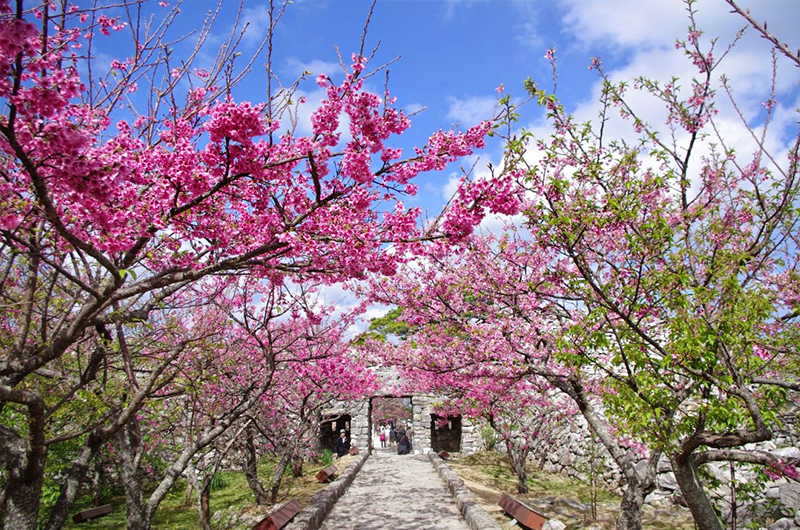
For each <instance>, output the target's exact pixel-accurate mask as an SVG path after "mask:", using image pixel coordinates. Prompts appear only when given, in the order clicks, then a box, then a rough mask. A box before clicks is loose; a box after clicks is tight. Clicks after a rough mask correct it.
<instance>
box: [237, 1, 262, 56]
mask: <svg viewBox="0 0 800 530" xmlns="http://www.w3.org/2000/svg"><path fill="white" fill-rule="evenodd" d="M241 20H242V24H247V29H246V30H245V33H244V36H243V37H242V42H243V43H244V44H245V46H250V47H255V46H258V45H259V44H261V42H262V41H263V40H264V39H265V38H266V37H267V34H268V32H269V7H267V6H266V5H259V6H256V7H247V8H245V9H244V10H243V11H242V19H241Z"/></svg>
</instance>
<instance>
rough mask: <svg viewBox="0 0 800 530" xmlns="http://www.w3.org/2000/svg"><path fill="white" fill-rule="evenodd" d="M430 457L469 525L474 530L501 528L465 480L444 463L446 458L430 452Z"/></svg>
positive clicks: (496, 529) (499, 529) (498, 529)
mask: <svg viewBox="0 0 800 530" xmlns="http://www.w3.org/2000/svg"><path fill="white" fill-rule="evenodd" d="M428 459H429V460H430V461H431V464H433V467H434V468H435V469H436V471H437V472H438V473H439V476H440V477H442V480H444V482H445V484H446V485H447V489H448V490H449V491H450V493H451V494H452V495H453V498H454V499H455V501H456V505H457V506H458V510H459V511H460V512H461V515H463V516H464V520H465V521H466V522H467V526H469V527H470V528H471V529H472V530H501V528H500V525H498V524H497V523H496V522H495V520H494V519H492V516H491V515H489V514H488V513H486V510H484V509H483V508H481V507H480V506H478V503H477V502H475V497H474V496H473V495H472V492H470V491H469V489H467V487H466V486H465V485H464V481H463V480H461V479H460V478H459V476H458V475H456V473H455V472H454V471H453V470H451V469H450V468H449V467H447V464H445V463H444V460H442V459H441V458H439V455H437V454H435V453H428Z"/></svg>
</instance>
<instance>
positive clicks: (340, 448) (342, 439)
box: [336, 429, 347, 458]
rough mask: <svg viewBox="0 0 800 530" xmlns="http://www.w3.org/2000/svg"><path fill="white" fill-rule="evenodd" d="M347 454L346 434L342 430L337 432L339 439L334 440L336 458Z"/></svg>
mask: <svg viewBox="0 0 800 530" xmlns="http://www.w3.org/2000/svg"><path fill="white" fill-rule="evenodd" d="M346 454H347V433H345V432H344V429H342V430H341V431H339V437H338V438H337V439H336V456H337V457H339V458H341V457H343V456H344V455H346Z"/></svg>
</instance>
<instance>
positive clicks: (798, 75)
mask: <svg viewBox="0 0 800 530" xmlns="http://www.w3.org/2000/svg"><path fill="white" fill-rule="evenodd" d="M148 2H149V3H148V8H152V9H166V8H159V7H158V4H157V2H155V1H154V0H148ZM170 3H171V4H172V5H174V4H175V2H174V0H170ZM276 3H277V0H276ZM739 3H740V5H742V6H743V7H746V8H749V9H751V10H752V12H753V14H754V16H755V18H756V19H758V20H761V21H763V20H767V21H768V22H769V29H770V30H771V31H772V32H773V33H774V34H775V35H777V36H778V37H779V38H781V39H782V40H785V41H788V42H789V45H790V47H793V48H795V49H796V48H797V47H798V46H800V42H797V41H794V42H793V41H792V39H793V38H795V36H796V33H797V27H796V26H797V22H798V21H800V1H798V0H741V1H740V2H739ZM237 4H238V3H237V2H236V1H235V0H228V1H227V2H226V4H225V5H224V8H223V12H222V16H221V17H220V19H219V21H218V23H217V25H216V26H215V27H214V29H213V32H212V36H211V38H210V39H209V40H208V42H207V46H206V49H205V50H204V53H203V55H202V56H201V58H200V63H201V64H200V65H199V66H202V62H203V61H210V60H211V58H212V57H213V55H214V54H215V53H216V48H218V47H219V45H220V43H221V42H223V40H224V38H225V37H226V36H227V35H228V34H229V32H230V30H231V25H232V20H233V16H234V14H235V12H236V7H237ZM370 4H371V1H368V0H295V2H294V3H293V4H292V5H289V6H288V7H287V9H286V11H285V14H284V15H283V18H282V19H281V21H280V23H279V25H278V29H277V32H276V35H275V41H274V52H273V64H272V67H273V71H274V72H275V74H276V75H278V77H279V78H280V79H281V82H282V83H284V84H287V85H288V84H290V83H292V81H293V80H294V79H295V78H296V77H297V76H298V75H299V74H300V73H301V72H302V71H304V70H309V71H311V72H313V73H314V74H315V75H316V74H319V73H326V74H328V75H330V76H331V77H333V78H334V79H335V80H336V79H341V75H342V74H341V69H340V67H339V65H338V57H337V55H336V47H338V48H339V50H340V51H341V53H342V55H343V56H344V57H345V60H346V61H347V60H349V57H350V54H351V53H352V52H355V51H357V50H358V48H359V46H360V42H361V33H362V29H363V27H364V22H365V19H366V16H367V13H368V11H369V7H370ZM215 5H216V2H215V1H213V2H212V1H210V0H185V1H184V2H183V4H182V7H181V14H180V16H179V17H178V19H177V23H176V25H175V29H176V31H180V32H186V31H188V30H191V29H193V28H198V27H199V26H200V24H201V23H202V19H203V16H204V15H205V14H206V12H207V11H208V10H210V9H212V8H214V6H215ZM266 5H267V2H266V1H265V0H244V3H243V12H242V17H241V19H242V21H248V22H249V23H250V29H249V30H248V32H247V34H246V35H245V38H244V40H243V48H242V51H243V52H245V53H246V52H247V51H251V50H252V49H253V46H254V45H255V43H256V42H257V41H258V40H259V38H260V37H261V36H263V35H264V32H265V30H266V27H267V21H268V18H267V10H266ZM695 9H696V10H697V11H698V21H699V23H700V26H701V27H702V28H703V29H704V30H705V32H706V35H705V37H713V36H718V37H719V38H720V42H719V44H718V45H717V46H718V48H724V46H725V45H727V43H729V42H730V41H731V40H732V39H733V37H734V35H735V33H736V31H737V30H738V29H740V28H742V27H743V26H745V25H746V24H745V21H744V20H743V19H741V18H740V17H738V16H736V15H733V14H731V13H730V8H729V6H728V5H727V4H726V3H725V2H724V1H723V0H699V1H698V2H697V3H696V5H695ZM687 26H688V18H687V11H686V4H685V3H684V2H683V1H681V0H613V1H612V0H560V1H554V0H378V2H377V5H376V6H375V10H374V12H373V15H372V19H371V22H370V25H369V30H368V33H367V40H366V49H367V50H372V48H374V47H375V46H376V45H377V44H378V43H380V46H379V49H378V52H377V55H376V57H375V59H374V60H373V62H372V63H371V66H373V67H374V66H378V65H381V64H384V63H386V62H388V61H391V60H393V59H395V58H397V57H399V60H398V61H397V62H395V63H393V64H391V66H390V71H391V75H390V81H389V89H390V91H391V92H392V94H393V95H394V96H396V97H397V98H398V102H397V105H399V106H400V107H403V108H404V109H406V110H407V111H416V110H419V109H422V108H425V110H424V111H423V112H421V113H419V114H418V115H416V116H415V117H414V118H412V127H411V129H410V131H408V132H407V133H406V134H404V135H403V136H402V137H401V138H400V139H399V142H398V143H397V144H395V145H396V146H400V147H404V148H405V149H406V150H410V148H411V147H412V146H414V145H422V144H424V143H425V142H426V139H427V137H428V136H429V135H430V133H432V132H434V131H436V130H438V129H448V128H450V127H452V126H454V125H457V124H461V125H463V126H470V125H473V124H475V123H477V122H478V121H480V120H482V119H487V118H489V117H490V116H491V115H492V113H493V110H494V105H495V103H496V100H497V93H496V92H495V88H496V87H498V85H500V84H503V85H504V86H505V89H506V92H507V93H509V94H511V95H512V96H522V95H523V88H522V84H523V81H524V80H525V79H526V78H528V77H531V78H533V79H535V80H536V81H537V82H538V83H539V85H540V86H542V87H550V86H551V70H550V65H549V63H548V62H547V60H546V59H545V58H544V53H545V51H546V50H547V49H548V48H556V49H557V55H558V63H559V77H558V90H557V94H558V95H559V96H560V97H561V98H562V100H563V101H564V102H565V103H566V105H567V107H568V108H569V109H570V110H571V111H573V112H574V113H575V115H576V116H577V117H578V118H579V119H580V120H581V121H584V120H589V119H593V118H595V117H596V114H597V105H596V101H597V96H598V94H599V82H598V78H597V76H596V75H595V73H594V72H591V71H589V70H588V65H589V64H590V61H591V58H592V57H594V56H600V57H601V58H602V60H603V63H604V65H605V68H606V71H607V72H608V73H609V74H610V75H611V76H612V77H613V78H615V79H628V80H631V79H633V78H634V77H636V76H639V75H646V76H650V77H654V78H659V79H662V80H664V79H669V77H671V76H672V75H676V76H679V77H681V78H683V79H685V80H686V81H685V83H684V84H685V85H688V84H689V82H688V80H689V79H690V78H691V76H692V75H695V74H696V70H695V69H694V68H693V67H692V65H691V63H690V62H689V61H688V60H686V59H685V58H684V57H683V56H682V54H681V53H680V52H678V51H676V50H675V47H674V44H675V41H676V39H679V38H680V39H684V38H685V37H686V33H687ZM215 47H216V48H215ZM769 50H770V47H769V45H768V43H766V42H765V41H764V40H763V39H761V38H759V37H758V36H757V34H756V33H755V32H754V31H753V30H748V32H747V33H746V35H745V37H744V38H743V39H742V40H741V41H740V42H739V44H738V45H737V46H736V48H735V49H734V50H733V51H732V52H731V54H730V55H729V57H728V58H727V59H726V61H725V63H724V66H723V68H722V70H721V71H720V73H722V71H724V72H725V73H726V74H727V75H728V76H729V77H730V78H731V81H732V84H733V86H734V87H735V89H736V90H737V93H736V95H737V97H738V98H739V104H740V105H741V108H742V111H743V113H744V115H745V118H746V119H747V120H748V121H749V122H750V123H751V124H754V125H757V124H758V122H759V120H761V119H763V107H762V105H761V103H762V102H763V101H765V100H766V99H767V98H768V97H769V96H768V90H769V81H770V77H771V72H772V65H771V62H770V57H769ZM188 51H189V47H188V45H187V46H183V47H181V46H176V49H175V53H176V56H179V55H180V54H181V53H188ZM263 63H264V59H263V58H262V59H261V60H260V61H257V62H256V67H254V69H253V71H252V73H251V74H250V75H249V77H248V78H247V79H246V80H245V81H244V83H242V84H241V85H240V86H239V88H238V89H237V91H236V92H235V94H234V95H235V97H236V99H238V100H250V101H253V102H259V101H263V100H264V99H265V98H266V89H265V79H266V77H265V73H264V68H263V66H259V65H263ZM778 67H779V73H778V100H779V102H780V105H779V108H778V113H777V115H776V117H775V123H776V125H777V127H776V128H774V129H773V135H772V136H771V137H770V140H769V141H770V142H771V145H772V146H773V147H775V148H776V149H777V150H780V149H782V148H783V147H785V145H786V144H787V143H788V142H789V141H791V137H790V133H791V131H792V130H795V131H796V122H797V113H796V109H797V108H798V81H800V68H797V67H795V66H793V65H792V64H791V63H789V62H788V61H787V60H784V59H782V58H779V60H778ZM382 85H383V76H376V77H374V78H372V79H371V80H370V81H369V84H368V88H370V89H372V90H373V91H375V92H377V93H381V92H382ZM300 91H301V92H302V93H303V94H304V95H306V96H307V97H308V104H307V105H306V107H305V109H304V111H303V112H301V117H307V116H308V114H310V112H311V111H312V110H313V108H314V106H315V104H316V102H317V101H318V99H319V98H320V97H321V92H320V90H319V89H318V87H317V86H316V84H315V83H314V75H312V76H309V77H308V80H307V81H306V82H305V83H304V84H303V85H301V87H300ZM631 100H632V101H633V102H634V103H635V104H636V105H637V108H638V109H639V110H640V112H641V114H642V115H643V116H644V117H646V118H648V119H650V120H652V122H653V123H656V124H657V123H663V117H662V116H661V115H660V114H659V112H661V111H660V109H659V105H658V104H655V103H654V102H653V101H652V100H650V99H648V98H644V97H641V96H639V95H636V94H632V95H631ZM719 104H720V108H721V110H722V111H723V113H722V115H721V116H720V126H721V127H723V128H729V130H730V136H731V137H732V138H734V139H735V141H736V142H740V143H737V147H741V148H742V149H744V150H746V149H749V148H750V147H751V146H748V145H747V138H748V135H747V134H746V132H745V130H744V128H743V127H742V125H741V123H738V119H737V118H735V117H731V116H728V115H726V114H725V111H726V110H727V111H728V113H729V114H730V110H731V107H730V105H729V104H728V103H726V101H724V98H720V101H719ZM521 124H522V125H524V126H526V127H528V128H530V129H531V130H533V131H534V132H535V133H536V134H539V135H547V134H549V131H548V129H547V126H546V124H545V123H544V121H543V119H542V116H541V113H540V112H539V111H538V110H537V109H536V108H535V107H534V106H533V105H528V106H527V107H526V108H525V109H524V111H523V116H522V120H521ZM303 127H304V125H303V124H302V123H301V124H300V127H299V128H300V130H301V131H302V130H303ZM306 129H307V126H306ZM627 129H629V126H628V125H626V124H624V123H618V124H610V127H609V132H612V133H614V134H619V135H623V136H624V135H625V134H628V132H627ZM501 153H502V145H500V144H499V143H498V142H493V143H492V142H490V144H489V146H488V147H487V149H486V150H485V152H484V153H482V154H481V157H480V159H479V160H478V161H477V164H476V166H475V167H476V173H477V176H480V173H481V172H483V173H485V169H484V168H485V167H486V164H487V163H489V162H492V163H494V164H495V165H497V164H498V162H499V161H500V157H501ZM466 162H467V163H468V164H471V163H473V162H475V159H471V160H468V161H466ZM466 167H468V165H467V166H466ZM459 176H460V172H459V167H458V166H454V167H451V168H448V170H447V171H446V172H444V173H438V174H433V175H426V176H423V177H422V179H421V180H422V181H421V182H419V183H418V184H419V185H420V192H419V195H418V196H417V197H415V198H410V199H409V200H407V201H406V204H407V205H417V206H421V207H422V208H423V209H426V210H427V211H428V212H429V214H430V215H431V216H434V215H435V214H436V213H438V211H439V210H440V209H441V207H442V205H443V204H444V203H445V201H446V198H447V196H448V194H449V193H452V192H453V191H454V189H455V184H454V183H455V182H456V180H457V179H458V177H459ZM499 225H500V223H499V221H496V220H495V221H492V220H490V221H488V222H487V223H486V229H496V228H497V227H498V226H499ZM340 295H341V296H342V297H344V296H345V295H344V294H342V293H341V292H333V293H332V296H333V297H334V298H335V297H336V296H340ZM380 312H381V310H380V309H378V310H376V313H375V314H379V313H380ZM367 316H368V317H369V316H374V315H367Z"/></svg>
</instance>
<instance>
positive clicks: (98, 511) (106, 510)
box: [72, 504, 111, 523]
mask: <svg viewBox="0 0 800 530" xmlns="http://www.w3.org/2000/svg"><path fill="white" fill-rule="evenodd" d="M110 513H111V505H110V504H105V505H103V506H98V507H97V508H90V509H88V510H83V511H82V512H78V513H76V514H75V515H73V516H72V520H73V521H75V522H76V523H82V522H84V521H88V520H89V519H94V518H95V517H102V516H104V515H108V514H110Z"/></svg>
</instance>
